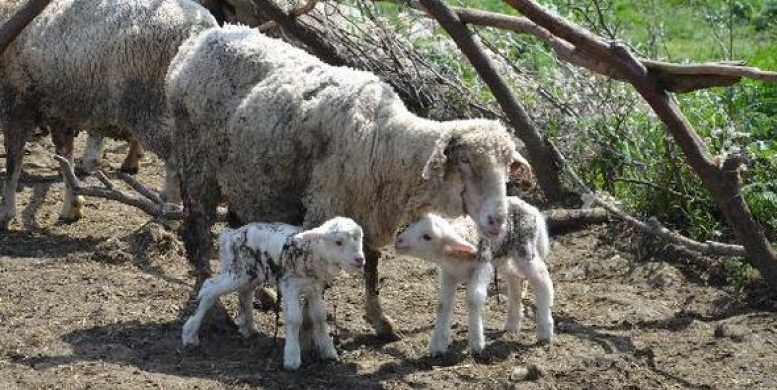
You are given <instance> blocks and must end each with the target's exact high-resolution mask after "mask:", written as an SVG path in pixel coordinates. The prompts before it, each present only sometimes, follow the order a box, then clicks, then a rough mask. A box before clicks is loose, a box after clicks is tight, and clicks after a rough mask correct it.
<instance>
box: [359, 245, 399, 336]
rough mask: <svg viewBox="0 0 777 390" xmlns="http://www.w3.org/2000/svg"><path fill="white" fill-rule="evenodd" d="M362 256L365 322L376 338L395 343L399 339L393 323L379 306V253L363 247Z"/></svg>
mask: <svg viewBox="0 0 777 390" xmlns="http://www.w3.org/2000/svg"><path fill="white" fill-rule="evenodd" d="M364 255H365V258H366V259H365V260H366V264H365V266H364V284H365V290H366V291H365V298H366V299H365V304H366V305H365V306H366V312H367V320H368V321H369V322H370V324H371V325H372V327H373V328H374V329H375V332H377V333H378V338H379V339H381V340H383V341H387V342H392V341H397V340H400V339H401V337H400V336H399V335H398V334H397V333H396V331H395V330H394V321H392V320H391V318H389V317H388V316H386V315H385V314H383V308H382V307H381V306H380V297H379V296H378V294H379V288H378V283H379V280H378V263H379V262H380V251H379V250H377V249H374V248H372V247H368V246H365V248H364Z"/></svg>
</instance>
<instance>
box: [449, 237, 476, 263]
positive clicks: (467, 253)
mask: <svg viewBox="0 0 777 390" xmlns="http://www.w3.org/2000/svg"><path fill="white" fill-rule="evenodd" d="M443 252H444V253H445V255H447V256H452V257H458V258H460V259H466V260H469V259H474V258H475V255H477V253H478V249H477V248H475V246H474V245H472V244H470V243H469V242H467V241H466V240H464V239H463V238H461V237H449V238H447V239H446V242H445V245H444V246H443Z"/></svg>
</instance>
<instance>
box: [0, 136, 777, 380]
mask: <svg viewBox="0 0 777 390" xmlns="http://www.w3.org/2000/svg"><path fill="white" fill-rule="evenodd" d="M79 142H80V144H82V143H83V136H81V137H79ZM27 150H28V155H27V156H26V157H25V163H24V175H23V177H22V180H21V182H20V185H19V188H18V189H19V200H20V201H19V204H18V210H19V214H18V218H17V219H16V220H15V221H14V222H13V223H12V225H11V229H10V231H8V232H4V233H0V387H1V388H3V389H14V388H19V389H28V388H42V389H52V388H65V389H86V388H92V389H105V388H114V389H125V388H126V389H139V388H164V389H233V388H236V389H242V388H268V389H286V388H291V389H319V388H320V389H353V390H355V389H378V388H381V389H383V388H385V389H405V388H413V389H450V388H488V389H500V388H513V387H517V388H559V389H610V388H619V389H620V388H632V389H647V388H705V389H706V388H719V389H738V388H739V389H756V388H764V389H765V388H775V387H777V348H775V347H776V346H775V343H777V314H775V311H774V309H775V304H774V301H773V300H770V299H767V298H766V297H764V296H763V294H761V295H759V294H758V293H755V294H749V295H747V294H741V293H735V292H733V289H732V288H730V287H726V286H723V285H721V284H720V283H718V282H717V281H719V280H720V279H721V277H720V276H716V272H717V271H716V269H717V268H719V266H718V261H716V260H714V259H703V258H697V257H692V256H690V255H689V254H684V253H682V252H678V251H668V250H665V248H661V246H660V244H659V243H655V242H650V241H645V240H642V239H637V238H635V237H634V236H633V235H631V234H628V233H624V232H623V231H622V230H623V227H622V226H619V225H610V226H594V227H591V228H588V229H586V230H582V231H576V232H567V233H566V234H559V235H554V237H553V239H552V245H551V257H550V268H551V273H552V277H553V279H554V282H555V285H556V305H555V308H554V317H555V319H556V324H557V336H556V339H555V340H554V342H553V343H552V345H539V344H536V343H535V338H534V324H533V318H532V317H531V313H530V310H529V317H528V318H527V319H526V320H525V322H524V329H523V331H522V332H521V333H520V334H518V335H512V334H502V332H500V331H499V329H500V326H501V323H502V320H503V318H504V315H505V310H504V298H503V299H502V300H501V302H497V299H496V295H497V294H496V292H495V291H493V292H494V293H493V294H492V296H491V297H490V298H489V303H488V306H487V310H486V318H487V321H486V328H487V339H488V341H489V343H490V344H489V346H488V347H487V349H486V351H485V353H484V354H483V356H472V355H470V354H469V353H468V352H467V349H466V317H465V314H466V313H465V308H464V306H465V305H463V304H462V303H460V304H459V307H458V308H457V310H456V316H455V320H454V323H455V325H454V330H453V332H452V333H453V342H452V346H451V350H450V352H449V353H448V354H447V355H446V356H444V357H438V358H431V357H428V355H427V343H428V339H429V333H430V332H431V326H432V323H433V319H434V307H435V295H436V291H437V286H436V279H435V277H436V271H435V269H434V268H433V267H432V266H430V265H429V264H427V263H424V262H422V261H419V260H415V259H410V258H403V257H398V256H395V255H393V254H390V253H389V254H388V255H387V256H386V257H385V258H384V261H383V262H382V263H381V267H380V271H381V275H382V290H381V296H382V300H383V302H384V307H385V310H386V312H387V313H388V314H389V315H391V316H393V317H394V319H395V320H396V322H397V324H398V328H399V329H400V331H401V333H402V334H403V336H404V338H403V339H402V340H401V341H399V342H394V343H389V344H381V343H379V342H378V340H376V338H375V337H374V336H373V333H372V332H371V330H370V327H369V326H368V325H367V323H366V322H365V321H364V319H363V318H362V313H363V310H362V305H361V302H362V300H363V289H362V281H361V279H359V278H358V277H353V276H347V275H343V276H342V277H341V278H339V279H338V282H337V283H336V285H335V286H334V287H333V288H332V289H331V290H329V291H328V292H327V296H326V298H327V299H328V309H329V311H330V313H332V316H331V317H332V318H331V320H332V321H331V325H332V326H333V329H334V330H333V332H334V333H335V335H336V339H337V348H338V351H339V353H340V360H339V361H337V362H327V361H318V360H317V359H315V357H312V356H311V357H308V358H307V360H306V361H304V363H303V367H302V368H301V369H300V371H298V372H296V373H290V372H285V371H283V369H282V367H281V360H282V357H281V350H282V343H283V329H282V328H281V329H280V332H279V335H278V338H277V339H274V338H273V333H274V329H275V326H274V324H275V317H274V314H273V313H271V312H269V313H265V312H260V311H256V312H255V317H256V320H257V322H258V324H259V327H260V329H261V330H262V331H263V336H261V337H257V338H253V339H248V340H246V339H243V338H242V337H241V336H240V335H239V334H238V333H237V332H236V331H232V332H225V331H223V330H221V331H220V330H208V329H204V330H203V333H202V341H203V342H202V346H201V347H199V348H196V349H183V348H182V347H181V343H180V329H181V324H182V321H181V318H180V312H181V310H182V308H185V307H186V306H187V300H188V297H189V293H190V291H191V289H192V287H193V283H194V282H193V278H192V277H191V275H190V274H189V268H188V266H187V263H186V261H185V257H184V252H183V248H182V245H181V244H180V242H179V241H178V240H177V239H176V237H175V234H174V233H170V232H168V231H165V230H164V229H162V228H160V227H159V226H158V225H156V224H153V223H151V224H150V223H149V220H148V218H147V217H146V216H145V215H144V214H142V213H141V212H139V211H137V210H135V209H132V208H130V207H128V206H123V205H120V204H118V203H116V202H111V201H103V200H95V199H88V200H87V206H86V214H87V215H86V217H85V218H84V219H83V220H81V221H79V222H77V223H73V224H62V223H59V222H57V214H58V211H59V207H60V198H61V190H62V184H61V183H60V180H59V174H58V171H57V170H56V164H55V163H54V161H53V160H52V159H51V157H50V155H51V152H52V146H51V144H50V142H49V141H48V139H47V138H44V139H42V140H40V141H37V142H33V143H30V144H28V146H27ZM125 151H126V147H125V146H124V144H123V143H118V142H112V143H109V145H108V147H107V150H106V161H105V169H106V172H107V173H108V175H109V176H110V177H112V178H114V179H116V176H115V174H113V172H114V170H115V169H116V168H117V167H118V166H119V164H120V162H121V159H122V158H123V153H124V152H125ZM2 157H4V154H3V156H2ZM162 173H163V169H162V168H161V165H160V164H159V162H158V161H157V160H155V159H153V158H151V157H150V156H147V157H146V158H145V159H144V160H143V162H142V166H141V174H140V176H139V178H140V180H142V181H144V182H147V183H151V184H152V185H155V186H159V185H160V183H161V175H162ZM88 180H89V182H91V183H96V181H95V180H94V179H92V178H90V179H88ZM117 181H118V180H117ZM214 265H215V263H214ZM501 287H502V292H503V289H504V284H502V286H501ZM460 297H461V291H460ZM225 302H226V305H227V307H228V309H229V310H232V312H233V313H234V308H235V299H234V298H232V297H230V298H229V299H225ZM529 307H530V305H529Z"/></svg>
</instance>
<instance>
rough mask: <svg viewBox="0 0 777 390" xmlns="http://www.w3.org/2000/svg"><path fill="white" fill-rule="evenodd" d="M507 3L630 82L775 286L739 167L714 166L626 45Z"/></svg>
mask: <svg viewBox="0 0 777 390" xmlns="http://www.w3.org/2000/svg"><path fill="white" fill-rule="evenodd" d="M505 1H506V2H507V3H508V4H510V5H511V6H512V7H513V8H515V9H516V10H518V11H519V12H521V13H522V14H523V15H525V16H526V17H527V18H529V19H531V20H532V21H533V22H535V23H537V24H538V25H540V26H542V27H544V28H546V29H548V31H550V32H551V33H553V35H555V36H557V37H559V38H562V39H564V40H566V41H568V42H570V43H572V44H574V45H575V46H576V47H577V48H579V49H581V50H584V51H586V52H587V53H589V54H590V55H592V56H594V57H596V58H598V59H600V60H601V61H605V62H607V63H609V64H611V65H612V66H613V67H615V68H616V69H618V70H619V71H620V72H621V73H622V74H623V75H625V76H626V77H627V78H628V82H629V83H630V84H632V85H633V86H634V88H635V89H636V90H637V92H639V94H640V95H641V96H642V98H643V99H645V102H647V103H648V104H649V105H650V107H651V108H652V109H653V112H655V114H656V115H657V116H658V117H659V118H660V119H661V121H662V122H663V123H664V124H665V125H666V129H667V131H668V132H669V134H671V135H672V138H673V139H674V141H675V143H676V144H677V145H678V146H679V147H680V148H681V149H682V151H683V154H684V155H685V160H686V162H688V165H689V166H690V167H691V169H693V171H694V172H695V173H696V175H697V176H698V177H699V178H700V179H701V181H702V183H704V186H705V187H706V189H707V191H709V193H710V195H712V198H713V199H714V200H715V203H717V205H718V207H719V208H720V210H721V212H722V213H723V216H724V217H725V219H726V222H727V223H728V225H729V227H731V230H733V232H734V234H735V235H736V237H737V241H739V242H740V243H742V246H743V247H744V248H745V250H746V251H747V257H746V258H747V261H748V262H749V263H750V264H751V265H753V267H755V268H756V269H758V271H759V272H760V274H761V277H762V278H763V280H764V281H765V282H766V283H767V284H769V285H770V286H771V287H773V288H775V287H777V253H776V252H775V250H774V249H773V248H772V246H771V244H770V243H769V241H768V240H767V239H766V236H765V234H764V230H763V228H762V227H761V226H760V225H759V224H758V222H756V220H755V218H753V215H752V214H751V213H750V209H749V208H748V206H747V203H745V200H744V197H743V196H742V193H741V192H740V184H741V183H740V181H741V180H740V177H739V169H738V168H739V167H738V166H737V167H735V169H727V170H723V169H721V168H720V167H719V166H718V165H717V164H715V162H714V161H713V159H712V157H711V156H710V154H709V152H708V151H707V148H706V145H705V144H704V141H703V140H702V139H701V137H699V135H698V134H697V133H696V131H695V130H694V128H693V125H691V123H690V122H689V121H688V119H687V118H686V117H685V115H683V113H682V111H680V108H679V107H678V106H677V104H676V102H675V101H674V99H673V98H672V97H671V96H669V94H668V93H667V91H666V90H665V89H664V88H665V86H664V85H663V84H662V83H661V82H659V80H658V79H657V78H656V77H655V75H654V74H652V73H651V72H649V71H648V69H647V67H646V66H645V65H644V64H643V63H641V62H639V60H637V58H636V57H634V55H633V54H632V53H631V52H630V51H629V49H628V48H627V47H625V46H624V45H620V44H616V43H609V44H608V43H606V42H604V41H602V40H601V39H599V38H598V37H596V36H595V35H593V34H591V33H590V32H589V31H587V30H585V29H583V28H582V27H580V26H577V25H575V24H574V23H571V22H569V21H567V20H564V19H563V18H560V17H559V16H557V15H554V14H553V13H551V12H549V11H548V10H547V9H545V8H543V7H541V6H539V5H538V4H536V3H535V2H533V1H531V0H505Z"/></svg>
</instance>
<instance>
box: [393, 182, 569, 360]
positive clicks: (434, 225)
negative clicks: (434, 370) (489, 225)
mask: <svg viewBox="0 0 777 390" xmlns="http://www.w3.org/2000/svg"><path fill="white" fill-rule="evenodd" d="M508 205H509V214H508V215H509V216H508V220H507V233H506V234H505V235H504V236H503V237H501V238H499V239H497V240H494V241H492V240H489V239H486V238H484V237H482V236H481V235H480V234H479V233H478V229H477V226H476V224H475V222H474V221H472V219H470V218H468V217H460V218H457V219H455V220H453V221H448V220H447V219H445V218H442V217H440V216H438V215H435V214H427V215H425V216H424V217H423V218H421V219H420V220H418V221H417V222H415V223H414V224H412V225H410V226H409V227H408V228H407V229H406V230H405V231H404V232H403V233H402V234H400V235H399V236H398V237H397V238H396V240H395V243H394V246H395V248H396V249H397V251H398V252H399V253H402V254H407V255H411V256H414V257H419V258H423V259H426V260H429V261H432V262H434V263H435V264H437V265H439V266H440V269H441V271H442V272H441V288H440V303H439V305H438V308H437V321H436V324H435V328H434V331H433V333H432V340H431V344H430V351H431V353H432V354H433V355H437V354H441V353H444V352H446V351H447V349H448V343H449V340H448V339H449V334H450V327H451V314H452V312H453V305H454V299H455V294H456V286H457V285H458V284H460V283H466V284H467V305H468V309H469V330H468V339H469V348H470V350H472V351H473V352H475V353H479V352H481V351H482V350H483V347H484V344H485V338H484V336H483V320H482V313H483V305H484V304H485V300H486V289H487V287H488V284H489V282H490V280H491V275H492V270H493V268H492V267H493V266H496V267H498V268H497V269H498V270H499V271H500V272H501V273H502V275H504V277H505V279H506V281H507V289H508V306H507V319H506V321H505V325H504V329H505V330H506V331H513V332H517V331H518V330H520V327H521V320H522V312H523V308H522V302H521V301H522V298H523V295H524V283H523V280H524V279H528V280H529V282H530V283H531V285H532V290H533V291H534V298H535V303H536V306H537V309H536V317H537V339H538V340H540V341H550V340H551V339H552V338H553V317H552V315H551V307H552V306H553V295H554V291H553V282H552V281H551V279H550V274H549V273H548V268H547V266H546V259H547V256H548V246H549V245H548V232H547V226H546V224H545V219H544V217H543V216H542V214H541V213H540V211H539V210H537V208H535V207H534V206H532V205H530V204H528V203H526V202H524V201H523V200H521V199H519V198H516V197H508ZM489 260H490V261H489Z"/></svg>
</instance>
